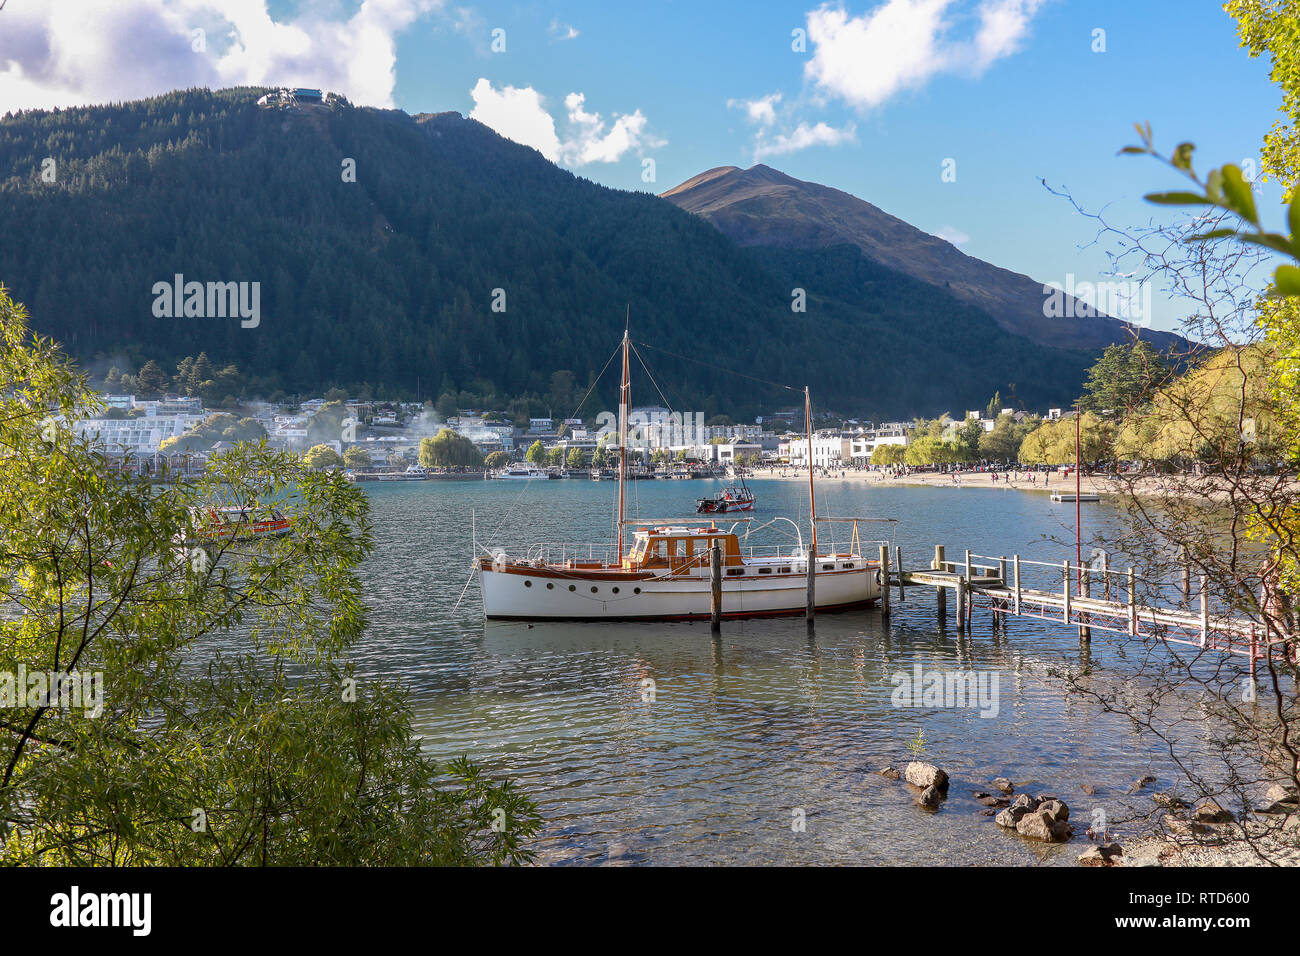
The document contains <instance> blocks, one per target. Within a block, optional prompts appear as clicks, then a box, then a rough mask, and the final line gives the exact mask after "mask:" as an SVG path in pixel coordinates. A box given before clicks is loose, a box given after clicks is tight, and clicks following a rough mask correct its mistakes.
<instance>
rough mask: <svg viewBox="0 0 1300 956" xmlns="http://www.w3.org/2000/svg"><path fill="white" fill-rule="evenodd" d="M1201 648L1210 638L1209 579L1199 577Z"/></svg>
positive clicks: (1202, 576)
mask: <svg viewBox="0 0 1300 956" xmlns="http://www.w3.org/2000/svg"><path fill="white" fill-rule="evenodd" d="M1200 584H1201V647H1204V646H1205V643H1206V641H1207V640H1208V639H1209V636H1210V584H1209V579H1208V578H1207V577H1206V576H1205V575H1204V574H1202V575H1201V580H1200Z"/></svg>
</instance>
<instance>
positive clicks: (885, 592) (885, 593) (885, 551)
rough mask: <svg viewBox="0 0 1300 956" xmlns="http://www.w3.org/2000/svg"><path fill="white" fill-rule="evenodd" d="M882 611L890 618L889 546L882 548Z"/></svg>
mask: <svg viewBox="0 0 1300 956" xmlns="http://www.w3.org/2000/svg"><path fill="white" fill-rule="evenodd" d="M880 611H881V613H882V614H884V615H885V617H889V545H887V544H882V545H881V546H880Z"/></svg>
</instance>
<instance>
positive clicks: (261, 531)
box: [185, 505, 293, 544]
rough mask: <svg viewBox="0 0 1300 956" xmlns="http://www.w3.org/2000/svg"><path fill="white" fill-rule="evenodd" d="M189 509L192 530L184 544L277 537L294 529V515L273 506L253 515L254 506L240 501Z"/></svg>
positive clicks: (255, 511)
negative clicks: (261, 513) (261, 514)
mask: <svg viewBox="0 0 1300 956" xmlns="http://www.w3.org/2000/svg"><path fill="white" fill-rule="evenodd" d="M190 513H191V516H192V517H193V519H194V525H195V533H194V537H193V538H192V539H190V540H187V541H186V542H185V543H186V544H211V543H214V542H221V541H247V540H250V539H252V540H259V539H267V538H279V537H282V536H283V535H286V534H289V533H290V532H292V531H293V519H292V518H288V517H286V516H285V515H283V514H281V513H280V512H279V511H275V510H272V511H271V512H269V514H267V515H265V516H264V517H254V515H255V514H257V509H256V508H254V507H252V506H248V507H240V506H239V505H230V506H223V507H216V508H194V509H191V512H190Z"/></svg>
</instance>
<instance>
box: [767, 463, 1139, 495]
mask: <svg viewBox="0 0 1300 956" xmlns="http://www.w3.org/2000/svg"><path fill="white" fill-rule="evenodd" d="M996 474H997V478H998V480H997V481H994V480H993V475H994V473H993V472H987V471H971V472H957V473H952V474H939V473H937V472H915V473H909V474H903V475H898V476H897V477H895V476H894V475H892V474H890V473H889V472H883V471H862V470H860V469H854V468H846V469H843V470H839V469H833V470H830V471H827V472H825V473H823V472H821V471H818V472H817V475H816V478H817V483H818V484H821V483H823V482H858V483H863V484H871V485H923V486H929V487H934V488H993V489H999V490H1002V489H1005V490H1009V491H1040V492H1047V493H1055V492H1067V493H1069V494H1073V493H1074V490H1075V483H1074V476H1073V475H1070V476H1069V477H1066V476H1064V475H1061V474H1059V473H1057V472H1050V473H1049V472H1042V471H1039V472H1032V473H1031V472H1025V471H1019V472H997V473H996ZM1031 474H1032V476H1033V480H1032V481H1031V480H1030V475H1031ZM747 477H751V478H762V479H773V480H776V481H807V480H808V472H806V471H794V470H792V469H789V468H787V469H785V470H784V471H782V470H781V469H772V470H771V471H769V470H767V469H759V470H757V471H755V472H753V473H752V474H751V475H748V476H747ZM1079 484H1080V489H1081V490H1082V492H1083V493H1084V494H1097V495H1118V494H1121V493H1124V492H1126V491H1129V484H1130V482H1129V481H1127V480H1125V479H1121V478H1114V477H1102V476H1089V475H1084V476H1083V477H1082V479H1081V480H1080V483H1079ZM1132 484H1133V490H1135V491H1138V492H1139V493H1146V494H1158V493H1160V491H1161V490H1162V485H1163V484H1164V483H1163V482H1162V481H1161V480H1160V479H1159V478H1158V477H1144V478H1139V479H1136V480H1134V481H1133V482H1132Z"/></svg>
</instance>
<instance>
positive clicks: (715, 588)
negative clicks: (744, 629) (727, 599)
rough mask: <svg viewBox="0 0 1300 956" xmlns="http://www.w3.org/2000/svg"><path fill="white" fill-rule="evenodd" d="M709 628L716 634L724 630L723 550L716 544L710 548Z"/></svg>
mask: <svg viewBox="0 0 1300 956" xmlns="http://www.w3.org/2000/svg"><path fill="white" fill-rule="evenodd" d="M709 585H710V593H709V626H710V627H711V628H712V629H713V630H714V631H715V632H716V631H721V630H722V548H721V547H720V546H719V545H718V544H716V543H715V544H714V545H713V547H711V548H709Z"/></svg>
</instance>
